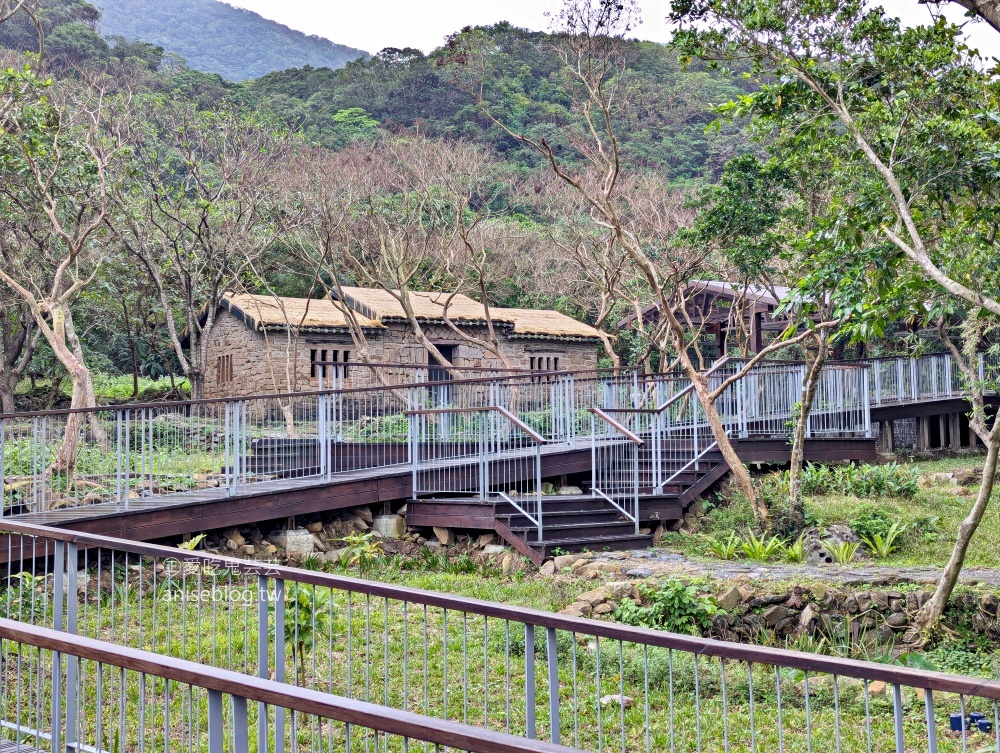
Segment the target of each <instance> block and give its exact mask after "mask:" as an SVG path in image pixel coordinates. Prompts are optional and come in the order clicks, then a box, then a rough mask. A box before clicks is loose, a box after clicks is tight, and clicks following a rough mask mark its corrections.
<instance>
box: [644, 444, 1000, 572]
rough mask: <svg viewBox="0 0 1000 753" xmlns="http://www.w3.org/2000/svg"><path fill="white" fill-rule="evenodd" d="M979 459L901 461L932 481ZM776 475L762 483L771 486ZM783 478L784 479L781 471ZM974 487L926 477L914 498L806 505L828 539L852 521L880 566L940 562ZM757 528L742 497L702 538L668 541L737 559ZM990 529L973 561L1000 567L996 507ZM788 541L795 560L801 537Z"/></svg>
mask: <svg viewBox="0 0 1000 753" xmlns="http://www.w3.org/2000/svg"><path fill="white" fill-rule="evenodd" d="M979 462H980V458H978V457H975V456H960V457H951V458H943V459H940V460H922V461H918V462H914V463H908V464H905V465H904V466H901V467H900V470H899V472H900V473H902V474H904V475H906V476H907V477H910V476H912V477H914V478H915V479H919V477H921V476H922V477H923V478H924V479H930V478H931V477H932V476H933V475H934V474H936V473H941V474H944V473H949V472H953V471H956V470H959V469H962V468H969V467H970V466H972V467H975V466H976V465H977V463H979ZM774 478H776V477H775V476H769V477H764V478H763V479H761V480H760V481H761V483H762V484H769V483H773V481H771V479H774ZM777 478H778V481H780V475H779V477H777ZM973 491H974V490H970V489H966V488H963V487H960V486H957V485H954V484H951V483H950V482H947V481H940V482H935V483H930V482H929V481H927V480H925V481H923V482H921V483H918V484H917V488H916V491H915V493H914V495H913V496H912V497H906V498H901V497H882V498H876V499H869V498H861V497H858V496H854V495H851V494H845V493H834V492H828V493H824V494H813V495H808V496H806V498H805V508H806V515H807V520H808V525H814V526H816V527H817V528H818V529H819V531H820V536H821V538H822V535H823V531H824V530H825V529H826V528H827V527H829V526H832V525H840V526H846V527H848V528H850V529H851V530H852V531H853V532H854V533H855V534H856V535H857V536H858V538H860V539H861V540H862V542H863V546H862V547H861V548H860V549H859V550H858V551H859V554H863V555H865V556H867V557H873V558H874V559H876V560H877V561H878V564H880V565H890V566H898V567H906V566H935V567H940V566H942V565H943V564H944V563H945V562H946V561H947V558H948V555H949V553H950V551H951V547H952V544H953V542H954V536H955V532H956V531H957V530H958V526H959V524H960V523H961V522H962V520H963V519H964V518H965V517H966V515H967V514H968V509H969V505H970V496H971V494H972V493H973ZM757 526H758V524H757V522H756V520H755V519H754V515H753V510H752V509H751V508H750V505H749V504H748V503H747V502H746V500H745V499H743V498H742V497H741V496H740V495H738V494H736V495H733V496H732V497H731V499H729V500H727V501H726V502H725V503H721V502H717V503H714V504H712V505H710V506H709V507H708V510H707V514H706V517H705V518H704V520H703V522H702V526H701V531H700V535H699V536H693V537H692V536H681V535H679V534H668V535H667V536H666V537H665V538H664V545H665V546H668V547H669V548H671V549H678V550H680V551H684V552H687V553H689V554H692V555H694V556H708V557H714V558H717V559H736V558H737V556H738V555H739V554H741V553H742V549H741V547H742V545H743V540H744V538H745V534H744V533H743V532H746V531H748V530H751V531H753V532H754V535H755V536H757V537H760V536H761V535H762V534H761V533H760V531H759V529H758V528H757ZM982 526H983V527H982V534H983V535H982V536H977V537H976V538H974V539H973V541H972V544H971V546H970V549H969V554H968V563H969V564H970V565H976V566H982V567H1000V543H998V542H1000V512H998V511H996V510H995V509H994V508H992V507H991V508H990V509H989V510H987V513H986V516H985V518H984V520H983V524H982ZM796 535H797V534H796ZM880 538H881V541H882V544H881V547H882V548H881V550H880V551H879V544H878V541H879V539H880ZM865 539H869V540H870V542H866V541H865ZM786 541H787V542H788V543H787V544H786V549H785V556H786V557H787V556H788V552H789V551H790V550H791V549H793V548H794V547H795V541H794V540H793V539H791V538H788V539H786ZM887 544H888V551H887V550H886V546H887ZM881 555H885V556H881Z"/></svg>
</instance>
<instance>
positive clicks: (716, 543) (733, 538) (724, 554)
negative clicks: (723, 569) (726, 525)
mask: <svg viewBox="0 0 1000 753" xmlns="http://www.w3.org/2000/svg"><path fill="white" fill-rule="evenodd" d="M708 551H709V553H710V554H711V555H712V556H713V557H718V558H719V559H720V560H734V559H736V555H737V554H739V551H740V537H739V536H737V535H736V531H733V532H731V533H730V534H729V538H727V539H714V538H711V539H709V540H708Z"/></svg>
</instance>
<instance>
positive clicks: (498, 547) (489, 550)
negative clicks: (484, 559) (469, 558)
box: [483, 544, 507, 554]
mask: <svg viewBox="0 0 1000 753" xmlns="http://www.w3.org/2000/svg"><path fill="white" fill-rule="evenodd" d="M506 551H507V547H506V546H504V545H503V544H489V545H488V546H485V547H483V554H503V553H504V552H506Z"/></svg>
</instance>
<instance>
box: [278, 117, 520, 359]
mask: <svg viewBox="0 0 1000 753" xmlns="http://www.w3.org/2000/svg"><path fill="white" fill-rule="evenodd" d="M295 164H296V165H297V167H296V168H294V169H293V170H292V171H291V173H292V174H291V177H290V178H289V179H288V181H287V188H286V190H287V191H288V192H289V193H290V195H293V196H295V197H296V202H297V205H298V211H299V212H301V214H302V215H303V217H302V219H301V232H300V233H299V238H300V241H299V243H298V246H299V248H300V249H301V251H302V253H304V254H305V256H306V258H309V259H312V258H313V257H314V256H315V255H319V256H321V257H322V258H323V259H324V261H325V270H326V273H327V274H326V279H327V280H328V284H329V286H330V288H331V291H332V292H333V293H334V295H335V297H337V298H341V299H342V298H343V296H344V293H343V287H344V286H346V285H348V284H350V285H355V286H361V287H370V288H378V289H380V290H383V291H385V292H387V293H389V294H390V295H391V296H392V297H393V299H394V300H395V301H396V302H397V303H398V304H399V306H400V309H401V310H402V311H403V314H404V316H405V318H406V320H407V324H408V326H409V328H410V331H411V332H412V333H413V336H414V339H415V340H416V341H417V342H418V343H419V344H420V345H421V347H423V348H424V349H425V350H426V351H427V353H428V354H429V356H430V357H432V358H433V359H434V360H435V361H436V362H437V363H438V364H440V365H441V366H442V367H443V368H445V369H448V370H449V371H451V372H452V373H454V374H456V375H460V374H461V371H460V369H456V368H455V366H454V364H452V363H451V361H450V360H449V359H448V358H446V357H445V356H444V355H443V354H442V353H441V351H440V349H439V348H438V347H437V346H436V345H435V344H434V343H433V342H432V341H431V338H430V337H429V336H428V335H427V333H426V331H425V329H424V326H423V324H422V323H421V320H420V318H419V317H418V316H417V315H416V313H415V309H414V305H413V294H414V291H417V290H437V291H442V293H441V297H440V300H441V303H442V306H443V312H442V317H443V319H444V321H445V324H446V326H449V327H450V328H451V329H452V331H453V332H455V333H456V334H457V336H458V337H459V338H460V339H462V340H463V341H465V342H467V343H469V344H470V345H474V346H476V347H479V348H481V349H482V350H484V351H485V352H488V353H491V354H493V355H494V356H496V357H497V358H498V359H499V360H500V361H501V362H502V363H504V364H505V365H509V362H508V361H507V357H506V355H505V354H503V352H502V350H501V349H500V345H499V338H498V337H497V335H496V330H495V329H494V323H493V319H492V316H491V309H490V301H489V298H490V295H489V294H490V290H491V288H492V287H493V286H494V285H497V284H499V283H500V282H501V281H502V279H503V278H502V270H504V269H507V268H508V262H509V261H510V258H511V256H512V254H513V249H514V248H515V247H517V245H518V243H519V238H520V237H522V236H523V235H524V233H523V232H522V231H520V230H519V229H518V228H517V227H515V226H513V225H511V224H510V223H509V222H508V218H507V216H506V215H505V214H504V213H502V212H499V211H497V210H495V209H494V208H493V207H494V204H496V203H501V202H500V199H501V198H502V197H503V196H505V195H506V194H507V193H509V191H510V182H509V179H508V177H507V176H506V175H505V174H504V173H502V172H501V170H500V167H499V165H498V164H497V163H496V162H495V160H494V159H493V158H492V157H491V156H489V155H488V154H486V153H484V152H483V151H482V149H481V148H480V147H476V146H473V145H470V144H466V143H464V142H446V141H436V140H432V139H428V138H424V137H422V136H413V137H410V138H406V139H398V140H387V141H384V142H381V143H379V144H375V145H372V144H354V145H352V146H350V147H348V148H346V149H344V150H342V151H340V152H337V153H330V152H326V151H322V150H316V149H303V150H299V152H298V159H297V160H296V161H295ZM459 293H471V294H472V295H473V296H476V297H479V298H480V300H481V302H482V303H483V306H484V312H485V319H486V334H485V335H483V336H476V335H475V334H471V333H469V332H468V331H467V328H463V327H459V326H458V325H456V323H455V322H454V321H452V319H451V317H450V315H449V309H450V306H451V304H452V303H453V301H454V299H455V296H456V295H458V294H459ZM344 311H345V315H346V317H347V320H348V325H349V329H350V330H351V335H352V338H353V340H354V343H355V346H356V356H357V357H358V358H359V360H362V361H365V362H371V356H370V353H369V350H368V347H367V342H366V338H365V334H364V328H363V326H362V324H361V322H360V321H359V320H358V318H357V316H356V314H355V313H354V312H353V310H351V309H350V307H344Z"/></svg>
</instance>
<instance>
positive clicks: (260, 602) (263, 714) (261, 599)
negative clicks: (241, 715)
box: [257, 575, 277, 751]
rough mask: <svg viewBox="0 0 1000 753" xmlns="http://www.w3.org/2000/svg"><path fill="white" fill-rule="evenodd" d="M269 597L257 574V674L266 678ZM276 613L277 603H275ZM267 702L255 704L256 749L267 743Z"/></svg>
mask: <svg viewBox="0 0 1000 753" xmlns="http://www.w3.org/2000/svg"><path fill="white" fill-rule="evenodd" d="M270 605H271V599H270V596H269V595H268V593H267V576H266V575H258V576H257V676H258V677H261V678H263V679H265V680H266V679H268V677H269V675H270V668H271V662H270V656H269V654H270V641H268V639H267V636H268V619H267V617H268V612H269V611H270ZM275 614H277V605H275ZM267 729H268V724H267V704H265V703H258V704H257V750H259V751H266V750H267V749H268V745H267Z"/></svg>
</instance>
